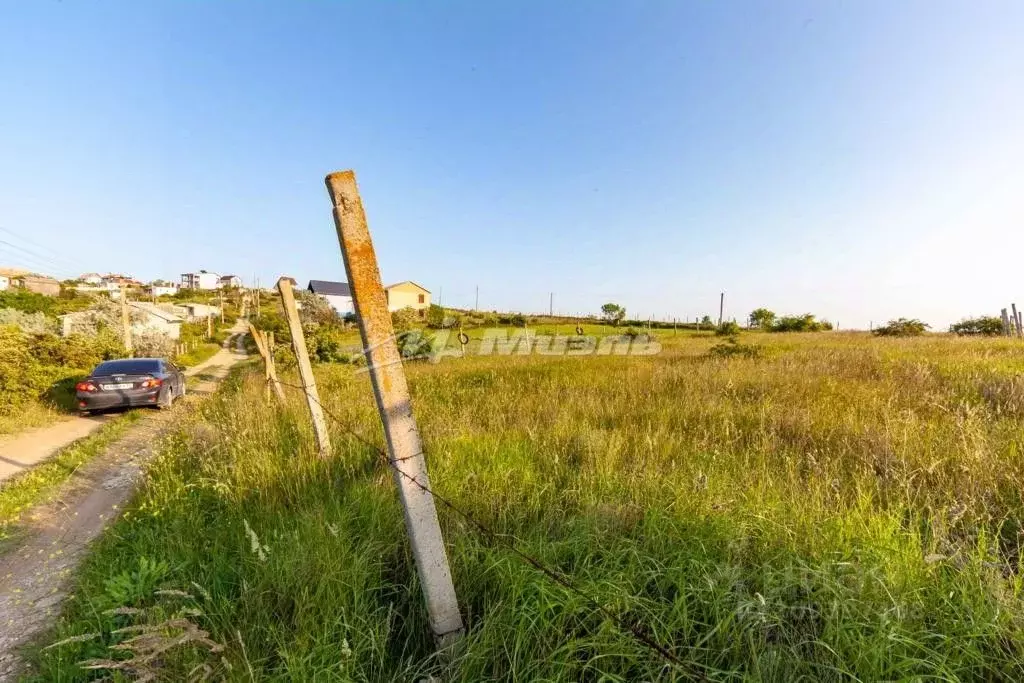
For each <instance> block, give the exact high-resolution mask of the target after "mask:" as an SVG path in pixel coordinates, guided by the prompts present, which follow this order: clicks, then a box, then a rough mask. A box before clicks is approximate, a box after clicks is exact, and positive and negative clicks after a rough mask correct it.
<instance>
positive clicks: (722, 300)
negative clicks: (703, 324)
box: [718, 292, 725, 327]
mask: <svg viewBox="0 0 1024 683" xmlns="http://www.w3.org/2000/svg"><path fill="white" fill-rule="evenodd" d="M724 313H725V292H722V295H721V296H720V297H719V298H718V326H719V327H721V326H722V316H723V315H724Z"/></svg>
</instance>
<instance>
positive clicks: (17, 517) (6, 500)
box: [0, 411, 141, 547]
mask: <svg viewBox="0 0 1024 683" xmlns="http://www.w3.org/2000/svg"><path fill="white" fill-rule="evenodd" d="M140 417H141V414H140V413H139V412H138V411H130V412H126V413H122V414H120V415H117V416H116V417H114V418H112V419H111V420H110V421H108V422H107V423H106V424H104V425H103V426H102V427H100V428H99V429H98V430H97V431H95V432H93V433H92V434H90V435H89V436H87V437H85V438H82V439H79V440H78V441H75V442H74V443H72V444H71V445H69V446H66V447H65V448H62V449H61V450H60V451H58V452H57V454H56V455H55V456H54V457H52V458H50V459H49V460H46V461H44V462H42V463H40V464H38V465H35V466H34V467H32V468H31V469H29V470H26V471H24V472H22V473H20V474H17V475H15V476H13V477H11V478H10V479H7V480H5V481H3V482H0V543H4V542H6V541H9V540H10V539H12V538H14V537H16V536H17V535H18V528H19V523H20V522H21V518H22V515H23V514H24V513H25V512H26V511H28V510H30V509H31V508H32V507H33V506H35V505H38V504H39V503H42V502H45V501H46V500H48V499H49V498H50V497H51V496H52V495H53V494H54V493H55V492H56V491H57V490H58V489H59V488H60V485H61V484H63V483H64V482H65V481H67V480H68V479H69V478H70V477H71V476H72V475H73V474H74V473H75V471H76V470H77V469H78V468H80V467H82V465H84V464H86V463H87V462H89V461H90V460H92V459H93V458H94V457H96V456H97V455H99V454H100V453H102V452H103V450H104V449H105V448H106V447H107V446H108V445H110V443H111V442H113V441H114V440H116V439H118V438H119V437H120V436H121V435H122V434H124V432H125V430H126V429H128V427H129V425H131V424H133V423H134V422H136V421H138V420H139V419H140ZM0 547H2V546H0Z"/></svg>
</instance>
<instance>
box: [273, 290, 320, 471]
mask: <svg viewBox="0 0 1024 683" xmlns="http://www.w3.org/2000/svg"><path fill="white" fill-rule="evenodd" d="M277 290H278V291H279V292H281V303H282V304H283V305H284V312H285V317H287V318H288V329H289V330H291V333H292V350H293V351H294V352H295V360H296V361H298V365H299V379H301V380H302V388H303V390H304V391H305V392H306V403H307V404H309V415H310V417H312V418H313V432H314V433H315V434H316V446H317V449H318V450H319V451H320V457H321V458H326V457H327V456H328V455H330V453H331V437H330V436H329V435H328V433H327V421H326V420H325V419H324V409H323V407H322V406H321V405H320V394H318V393H317V390H316V378H315V377H314V376H313V366H312V365H311V364H310V362H309V353H308V352H307V351H306V336H305V335H304V334H303V333H302V321H301V320H299V309H298V308H296V307H295V295H294V294H292V282H291V280H289V279H288V278H286V277H282V278H280V279H279V280H278V281H277ZM268 351H269V349H268Z"/></svg>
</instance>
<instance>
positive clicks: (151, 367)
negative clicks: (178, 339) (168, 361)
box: [92, 358, 160, 375]
mask: <svg viewBox="0 0 1024 683" xmlns="http://www.w3.org/2000/svg"><path fill="white" fill-rule="evenodd" d="M154 372H160V361H158V360H151V359H148V358H131V359H127V360H108V361H106V362H104V363H100V364H99V365H97V366H96V369H95V370H93V371H92V374H94V375H146V374H151V373H154Z"/></svg>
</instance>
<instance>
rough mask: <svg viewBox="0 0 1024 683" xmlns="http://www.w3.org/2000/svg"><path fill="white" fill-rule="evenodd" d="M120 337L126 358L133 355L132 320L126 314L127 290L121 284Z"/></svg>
mask: <svg viewBox="0 0 1024 683" xmlns="http://www.w3.org/2000/svg"><path fill="white" fill-rule="evenodd" d="M121 335H122V338H123V340H124V348H125V351H127V352H128V357H129V358H130V357H132V356H133V355H135V354H134V353H133V352H134V348H133V347H132V319H131V316H130V315H129V314H128V288H127V287H125V286H124V283H123V282H122V283H121Z"/></svg>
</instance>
